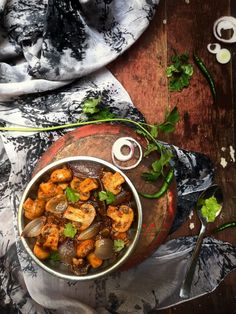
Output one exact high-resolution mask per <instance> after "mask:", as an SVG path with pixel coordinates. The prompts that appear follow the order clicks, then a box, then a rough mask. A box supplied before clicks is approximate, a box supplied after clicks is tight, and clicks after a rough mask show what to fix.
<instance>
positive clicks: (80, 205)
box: [18, 156, 142, 281]
mask: <svg viewBox="0 0 236 314" xmlns="http://www.w3.org/2000/svg"><path fill="white" fill-rule="evenodd" d="M141 226H142V208H141V202H140V199H139V196H138V193H137V191H136V189H135V187H134V185H133V184H132V182H131V181H130V179H129V178H128V177H127V176H126V175H125V174H124V173H123V172H122V171H121V170H120V169H118V168H117V167H116V166H114V165H113V164H111V163H109V162H107V161H105V160H102V159H99V158H95V157H88V156H78V157H68V158H64V159H61V160H58V161H55V162H52V163H50V164H49V165H47V166H46V167H44V168H43V169H42V170H40V171H39V172H38V173H36V175H34V177H33V178H32V179H31V181H30V182H29V184H28V185H27V187H26V189H25V191H24V193H23V196H22V199H21V202H20V206H19V212H18V229H19V234H20V238H21V241H22V243H23V246H24V248H25V250H26V251H27V252H28V254H29V255H30V256H31V258H32V259H33V260H34V261H35V262H36V263H37V264H38V265H39V266H40V267H42V268H43V269H44V270H46V271H47V272H49V273H51V274H53V275H55V276H57V277H59V278H63V279H66V280H75V281H80V280H90V279H95V278H99V277H101V276H104V275H106V274H108V273H110V272H112V271H114V270H116V269H117V268H119V267H120V266H121V265H122V264H123V263H124V262H125V261H127V260H128V259H129V257H130V256H131V254H132V252H133V250H134V248H135V246H136V244H137V242H138V239H139V236H140V231H141Z"/></svg>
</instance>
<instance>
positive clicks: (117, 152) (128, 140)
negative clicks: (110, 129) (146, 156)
mask: <svg viewBox="0 0 236 314" xmlns="http://www.w3.org/2000/svg"><path fill="white" fill-rule="evenodd" d="M117 142H118V144H117ZM124 146H128V147H129V148H130V152H129V154H127V155H124V154H123V153H122V152H121V149H122V147H124ZM135 147H138V149H139V158H138V160H137V162H136V163H134V164H133V165H130V166H121V165H119V164H118V163H117V160H119V161H128V160H130V159H131V158H132V157H133V155H134V150H135ZM111 155H112V161H113V163H114V165H115V166H116V167H118V168H120V169H122V170H129V169H133V168H135V167H137V166H138V165H139V163H140V162H141V160H142V157H143V151H142V147H141V145H140V144H139V143H138V142H137V141H136V140H135V139H134V138H132V137H120V138H119V139H117V140H116V141H115V142H114V144H113V146H112V152H111ZM117 156H118V158H117ZM128 156H129V158H127V157H128Z"/></svg>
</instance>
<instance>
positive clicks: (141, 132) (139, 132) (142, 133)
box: [136, 129, 147, 138]
mask: <svg viewBox="0 0 236 314" xmlns="http://www.w3.org/2000/svg"><path fill="white" fill-rule="evenodd" d="M136 133H138V134H140V135H143V136H144V137H145V138H146V137H147V134H146V133H145V131H143V130H142V129H137V130H136Z"/></svg>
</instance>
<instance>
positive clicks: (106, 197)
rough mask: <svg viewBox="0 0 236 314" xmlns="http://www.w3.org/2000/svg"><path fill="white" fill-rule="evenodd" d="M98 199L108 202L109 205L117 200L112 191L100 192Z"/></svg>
mask: <svg viewBox="0 0 236 314" xmlns="http://www.w3.org/2000/svg"><path fill="white" fill-rule="evenodd" d="M98 197H99V200H100V201H106V203H107V205H109V204H111V203H113V202H114V200H115V195H114V194H113V193H112V192H110V191H100V192H98Z"/></svg>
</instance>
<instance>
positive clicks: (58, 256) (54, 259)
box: [49, 251, 60, 262]
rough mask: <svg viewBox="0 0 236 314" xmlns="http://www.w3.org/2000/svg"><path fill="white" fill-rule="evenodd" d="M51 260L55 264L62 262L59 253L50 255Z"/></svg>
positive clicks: (54, 252)
mask: <svg viewBox="0 0 236 314" xmlns="http://www.w3.org/2000/svg"><path fill="white" fill-rule="evenodd" d="M49 259H50V260H52V261H53V262H58V261H60V255H59V253H58V251H52V252H51V253H50V255H49Z"/></svg>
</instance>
